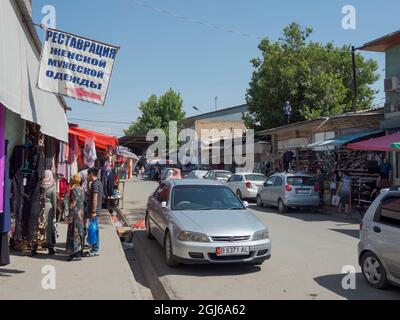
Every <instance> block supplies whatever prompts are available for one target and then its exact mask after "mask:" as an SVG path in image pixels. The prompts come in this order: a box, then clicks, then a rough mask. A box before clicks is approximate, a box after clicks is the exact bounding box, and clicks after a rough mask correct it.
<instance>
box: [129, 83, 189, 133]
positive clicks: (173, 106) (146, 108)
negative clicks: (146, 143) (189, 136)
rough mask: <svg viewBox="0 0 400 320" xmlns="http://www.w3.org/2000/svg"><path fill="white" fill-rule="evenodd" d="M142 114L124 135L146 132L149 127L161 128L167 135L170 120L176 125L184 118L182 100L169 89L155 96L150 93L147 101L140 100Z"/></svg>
mask: <svg viewBox="0 0 400 320" xmlns="http://www.w3.org/2000/svg"><path fill="white" fill-rule="evenodd" d="M139 109H140V111H141V112H142V115H141V116H140V117H139V118H138V119H137V120H136V122H133V123H132V124H131V126H130V127H129V128H128V130H125V135H133V134H147V132H148V131H149V130H151V129H156V128H157V129H158V128H159V129H162V130H164V132H165V133H166V134H167V135H168V128H169V122H170V121H177V122H178V126H179V125H180V124H181V123H182V121H183V120H184V119H185V112H184V111H183V100H182V98H181V96H180V94H179V93H176V92H175V91H174V90H172V89H169V90H168V91H167V92H166V93H165V94H164V95H162V96H160V97H159V98H157V96H156V95H154V94H153V95H151V96H150V98H149V99H148V100H147V101H142V102H141V103H140V107H139Z"/></svg>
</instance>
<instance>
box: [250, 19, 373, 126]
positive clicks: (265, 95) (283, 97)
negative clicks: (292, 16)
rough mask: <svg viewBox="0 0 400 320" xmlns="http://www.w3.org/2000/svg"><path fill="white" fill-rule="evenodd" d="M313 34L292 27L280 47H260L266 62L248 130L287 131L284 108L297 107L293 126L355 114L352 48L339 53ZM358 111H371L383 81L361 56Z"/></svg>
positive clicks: (258, 71)
mask: <svg viewBox="0 0 400 320" xmlns="http://www.w3.org/2000/svg"><path fill="white" fill-rule="evenodd" d="M311 33H312V29H311V28H305V29H302V28H301V27H300V26H299V25H298V24H297V23H292V24H290V25H289V26H288V27H286V28H285V29H284V30H283V37H282V38H280V39H279V40H278V41H276V42H271V41H270V40H269V39H268V38H266V39H263V40H262V41H261V43H260V45H259V47H258V48H259V49H260V51H261V56H260V57H258V58H255V59H252V60H251V63H252V66H253V67H254V71H253V75H252V79H251V81H250V83H249V88H248V90H247V94H246V101H247V104H248V107H249V111H250V115H248V116H246V117H244V120H245V122H246V124H247V125H248V127H250V128H255V129H260V128H263V129H268V128H272V127H276V126H279V125H283V124H285V123H284V115H283V111H282V108H283V106H284V104H285V102H286V101H290V103H291V106H292V110H293V113H292V116H291V122H295V121H303V120H309V119H315V118H319V117H321V116H332V115H336V114H340V113H345V112H350V111H352V109H353V73H352V58H351V48H350V46H342V47H335V46H334V45H333V43H332V42H329V43H327V44H326V45H323V44H321V43H318V42H312V41H309V37H310V35H311ZM356 65H357V85H358V92H357V95H358V98H357V110H365V109H368V108H371V107H372V104H373V99H374V96H375V94H376V93H377V92H376V91H374V90H373V89H371V85H372V84H373V83H374V82H375V81H377V80H378V79H379V74H377V73H376V71H377V70H378V63H377V62H376V61H375V60H372V59H365V58H364V57H363V56H362V55H361V54H357V55H356Z"/></svg>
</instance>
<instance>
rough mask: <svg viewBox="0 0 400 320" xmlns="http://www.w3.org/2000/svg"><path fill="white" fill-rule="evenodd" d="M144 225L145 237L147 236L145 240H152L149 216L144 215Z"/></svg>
mask: <svg viewBox="0 0 400 320" xmlns="http://www.w3.org/2000/svg"><path fill="white" fill-rule="evenodd" d="M145 224H146V236H147V239H149V240H154V236H153V234H152V233H151V229H150V215H149V214H146V220H145Z"/></svg>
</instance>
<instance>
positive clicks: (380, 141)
mask: <svg viewBox="0 0 400 320" xmlns="http://www.w3.org/2000/svg"><path fill="white" fill-rule="evenodd" d="M399 141H400V133H395V134H391V135H389V136H384V137H380V138H375V139H369V140H365V141H361V142H356V143H351V144H349V145H348V146H347V148H349V149H352V150H364V151H387V152H390V151H399V150H396V149H395V148H392V145H393V144H397V143H398V142H399Z"/></svg>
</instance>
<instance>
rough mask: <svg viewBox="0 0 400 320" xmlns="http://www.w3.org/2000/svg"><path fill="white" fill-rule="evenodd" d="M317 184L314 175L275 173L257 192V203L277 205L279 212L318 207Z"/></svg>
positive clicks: (260, 204)
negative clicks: (289, 209)
mask: <svg viewBox="0 0 400 320" xmlns="http://www.w3.org/2000/svg"><path fill="white" fill-rule="evenodd" d="M319 202H320V199H319V193H318V185H317V184H316V183H315V181H314V177H313V176H310V175H306V174H293V173H275V174H273V175H272V176H270V177H269V178H268V179H267V181H265V182H264V184H263V186H262V187H261V188H260V189H259V191H258V194H257V205H258V206H259V207H262V206H263V205H271V206H277V207H278V210H279V212H281V213H285V212H287V210H288V208H298V207H314V208H318V207H319Z"/></svg>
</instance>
